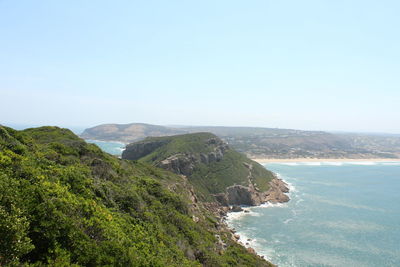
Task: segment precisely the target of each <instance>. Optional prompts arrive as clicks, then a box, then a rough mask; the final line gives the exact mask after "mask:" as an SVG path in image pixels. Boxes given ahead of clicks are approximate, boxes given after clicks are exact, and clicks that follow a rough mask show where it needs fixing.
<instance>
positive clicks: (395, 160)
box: [251, 158, 400, 163]
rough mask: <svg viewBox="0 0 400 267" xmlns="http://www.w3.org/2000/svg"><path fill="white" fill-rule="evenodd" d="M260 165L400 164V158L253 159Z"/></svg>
mask: <svg viewBox="0 0 400 267" xmlns="http://www.w3.org/2000/svg"><path fill="white" fill-rule="evenodd" d="M251 160H254V161H256V162H258V163H274V162H275V163H276V162H278V163H279V162H283V163H285V162H400V158H395V159H393V158H365V159H346V158H331V159H327V158H321V159H319V158H292V159H277V158H273V159H272V158H252V159H251Z"/></svg>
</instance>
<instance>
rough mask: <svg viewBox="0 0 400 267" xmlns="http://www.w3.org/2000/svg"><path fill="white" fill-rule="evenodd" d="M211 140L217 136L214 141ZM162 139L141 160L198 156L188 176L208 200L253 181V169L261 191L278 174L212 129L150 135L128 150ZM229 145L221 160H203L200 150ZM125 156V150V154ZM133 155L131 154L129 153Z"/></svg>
mask: <svg viewBox="0 0 400 267" xmlns="http://www.w3.org/2000/svg"><path fill="white" fill-rule="evenodd" d="M210 140H215V141H214V142H212V143H210ZM149 143H158V144H159V143H162V145H161V146H154V150H149V151H148V154H147V155H145V156H143V157H142V158H140V159H139V161H140V162H145V163H151V164H154V165H158V164H159V163H160V162H161V161H163V160H165V159H166V158H168V157H170V156H173V155H178V157H187V155H190V158H195V159H196V160H195V162H194V170H193V173H192V174H191V175H189V176H188V179H189V181H190V182H191V184H192V185H193V186H194V188H195V190H196V193H197V195H198V196H199V197H200V198H201V199H202V200H205V201H214V197H213V196H212V195H213V194H216V193H221V192H224V191H225V189H226V188H227V187H229V186H231V185H234V184H238V185H244V186H248V185H249V174H250V170H249V167H248V166H252V167H251V168H252V170H251V179H252V182H253V183H255V184H256V185H257V187H258V188H259V189H260V191H267V190H268V189H269V182H270V181H271V180H272V179H273V178H274V176H273V174H272V173H271V172H270V171H268V170H266V169H265V168H264V167H262V166H261V165H260V164H258V163H257V162H255V161H252V160H251V159H249V158H247V157H246V156H245V155H244V154H241V153H238V152H236V151H235V150H233V149H231V148H229V147H227V146H226V145H225V144H224V143H223V142H222V141H221V140H220V139H219V138H218V137H216V136H215V135H214V134H211V133H194V134H183V135H175V136H166V137H148V138H146V139H145V140H143V141H139V142H137V143H133V144H131V145H128V147H127V153H126V154H128V153H129V150H130V149H131V148H133V149H135V150H137V149H136V148H137V147H140V145H141V144H149ZM223 145H225V146H226V148H224V155H223V157H222V158H220V159H219V160H216V161H213V162H210V163H207V164H205V163H203V162H202V161H201V155H200V154H205V155H207V154H209V153H213V152H215V151H217V150H218V146H223ZM123 157H124V154H123ZM127 158H129V157H127Z"/></svg>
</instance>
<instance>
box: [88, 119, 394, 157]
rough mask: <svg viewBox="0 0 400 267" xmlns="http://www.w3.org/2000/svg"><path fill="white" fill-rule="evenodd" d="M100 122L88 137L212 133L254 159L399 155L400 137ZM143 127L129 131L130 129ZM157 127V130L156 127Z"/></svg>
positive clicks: (124, 138)
mask: <svg viewBox="0 0 400 267" xmlns="http://www.w3.org/2000/svg"><path fill="white" fill-rule="evenodd" d="M112 125H113V126H112V127H111V126H109V125H108V124H107V125H100V126H96V127H93V128H90V129H87V130H85V131H84V133H83V134H82V135H81V136H82V137H83V138H86V139H98V140H108V141H122V142H131V141H137V140H143V139H144V138H145V137H147V136H168V135H174V134H182V133H195V132H210V133H213V134H215V135H217V136H218V137H220V138H221V139H223V140H224V141H225V142H227V143H228V144H229V145H230V146H231V147H232V148H234V149H236V150H237V151H239V152H242V153H245V154H246V155H247V156H249V157H251V158H355V159H362V158H388V159H390V158H399V157H400V136H398V135H385V134H379V135H378V134H355V133H329V132H323V131H301V130H292V129H277V128H258V127H223V126H196V127H190V126H185V127H179V128H178V127H175V128H171V127H166V126H156V125H148V124H128V125H130V126H128V125H115V124H112ZM130 127H132V128H131V129H135V128H138V129H140V130H126V129H130ZM153 129H156V130H153Z"/></svg>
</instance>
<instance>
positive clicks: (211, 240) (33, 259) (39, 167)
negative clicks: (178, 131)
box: [0, 125, 272, 267]
mask: <svg viewBox="0 0 400 267" xmlns="http://www.w3.org/2000/svg"><path fill="white" fill-rule="evenodd" d="M0 237H1V238H0V266H198V267H200V266H206V267H207V266H209V267H214V266H249V267H250V266H272V264H270V263H269V262H267V261H265V260H264V259H262V258H261V257H259V256H257V255H255V253H254V251H251V250H248V249H246V248H244V247H243V246H240V245H239V244H238V243H236V242H235V241H234V236H233V234H232V232H231V231H229V229H227V228H226V225H225V224H224V223H223V222H222V221H221V218H220V217H218V216H215V215H214V214H213V213H212V212H210V211H209V209H207V208H206V207H205V206H204V205H203V203H201V202H199V201H196V196H195V195H194V194H193V190H192V186H191V185H190V184H189V183H187V180H186V179H184V177H182V176H179V175H176V174H174V173H172V172H169V171H165V170H162V169H160V168H156V167H153V166H151V165H149V164H146V163H144V162H132V161H126V160H121V159H118V158H116V157H114V156H111V155H109V154H107V153H104V152H102V151H101V150H100V149H99V148H98V147H97V146H96V145H93V144H88V143H86V142H85V141H84V140H82V139H80V138H79V137H77V136H76V135H75V134H73V133H72V132H71V131H70V130H68V129H60V128H57V127H40V128H32V129H26V130H23V131H16V130H13V129H11V128H8V127H2V126H1V125H0Z"/></svg>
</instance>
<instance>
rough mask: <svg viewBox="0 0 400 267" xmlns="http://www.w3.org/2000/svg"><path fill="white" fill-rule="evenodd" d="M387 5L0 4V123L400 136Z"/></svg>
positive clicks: (399, 31) (341, 1)
mask: <svg viewBox="0 0 400 267" xmlns="http://www.w3.org/2000/svg"><path fill="white" fill-rule="evenodd" d="M399 14H400V2H399V1H376V0H375V1H368V0H360V1H356V0H354V1H349V0H335V1H323V0H315V1H297V0H296V1H295V0H293V1H267V0H262V1H232V0H229V1H228V0H227V1H220V0H218V1H215V0H213V1H184V0H182V1H171V0H169V1H161V0H160V1H148V0H146V1H100V0H93V1H88V0H86V1H83V0H74V1H71V0H68V1H67V0H65V1H54V0H47V1H46V0H40V1H37V0H30V1H24V0H18V1H15V0H0V123H16V124H37V125H43V124H45V125H61V126H83V127H84V126H94V125H97V124H100V123H110V122H115V123H129V122H147V123H154V124H185V125H189V124H190V125H236V126H263V127H280V128H297V129H318V130H345V131H374V132H394V133H400V16H399Z"/></svg>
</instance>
